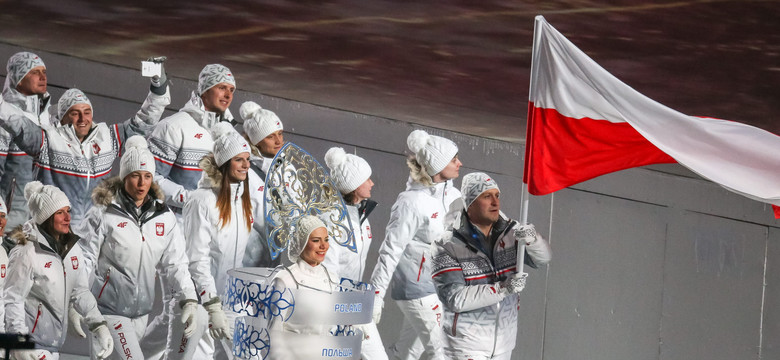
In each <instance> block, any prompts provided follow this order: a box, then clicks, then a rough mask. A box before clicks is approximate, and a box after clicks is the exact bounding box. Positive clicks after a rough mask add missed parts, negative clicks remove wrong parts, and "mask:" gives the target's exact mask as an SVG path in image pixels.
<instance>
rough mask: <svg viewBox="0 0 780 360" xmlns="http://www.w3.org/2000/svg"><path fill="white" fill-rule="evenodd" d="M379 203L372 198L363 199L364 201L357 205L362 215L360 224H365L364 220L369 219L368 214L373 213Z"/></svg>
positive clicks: (359, 214) (359, 213)
mask: <svg viewBox="0 0 780 360" xmlns="http://www.w3.org/2000/svg"><path fill="white" fill-rule="evenodd" d="M378 204H379V203H378V202H376V201H374V200H371V199H363V201H361V202H360V205H358V207H357V208H358V216H360V225H363V221H365V220H366V219H368V215H371V212H372V211H374V208H375V207H376V206H377V205H378ZM353 206H354V205H353Z"/></svg>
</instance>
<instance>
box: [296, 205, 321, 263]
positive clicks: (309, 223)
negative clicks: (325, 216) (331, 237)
mask: <svg viewBox="0 0 780 360" xmlns="http://www.w3.org/2000/svg"><path fill="white" fill-rule="evenodd" d="M321 227H325V223H324V222H322V220H320V218H318V217H316V216H314V215H304V216H301V217H300V218H299V219H298V222H297V223H296V225H295V232H294V233H293V236H292V239H290V243H289V244H288V246H287V258H289V259H290V261H291V262H293V263H296V262H298V259H300V258H301V253H303V249H304V248H306V243H308V242H309V235H311V233H312V232H313V231H314V230H317V229H319V228H321Z"/></svg>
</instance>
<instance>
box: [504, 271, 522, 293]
mask: <svg viewBox="0 0 780 360" xmlns="http://www.w3.org/2000/svg"><path fill="white" fill-rule="evenodd" d="M526 277H528V274H527V273H522V274H512V276H510V277H509V278H507V279H506V280H504V281H502V282H501V283H500V284H499V287H500V288H501V291H502V292H503V293H504V294H519V293H520V292H521V291H523V289H525V278H526Z"/></svg>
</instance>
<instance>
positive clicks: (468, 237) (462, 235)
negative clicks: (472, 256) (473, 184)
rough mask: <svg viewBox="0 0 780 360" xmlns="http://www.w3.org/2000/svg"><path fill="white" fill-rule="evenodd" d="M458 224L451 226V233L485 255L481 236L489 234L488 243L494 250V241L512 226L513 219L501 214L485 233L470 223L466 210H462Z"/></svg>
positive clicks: (470, 247) (473, 249)
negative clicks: (454, 226) (488, 231)
mask: <svg viewBox="0 0 780 360" xmlns="http://www.w3.org/2000/svg"><path fill="white" fill-rule="evenodd" d="M460 215H461V216H460V224H459V225H458V227H457V228H453V229H452V232H453V235H454V236H456V237H458V238H459V239H461V240H462V241H463V242H465V243H466V246H468V247H469V249H471V250H472V251H474V252H477V251H481V252H482V253H484V254H485V255H487V252H486V251H485V249H483V248H482V242H481V240H480V238H481V237H485V236H489V237H490V239H491V240H493V241H490V242H489V243H492V244H493V247H494V250H495V245H496V241H495V240H497V239H498V238H500V237H501V236H502V235H503V234H504V233H505V232H506V231H507V229H509V228H510V227H511V226H514V224H515V221H514V220H509V219H507V218H505V217H504V216H503V214H502V215H500V216H499V217H498V220H497V221H496V222H495V223H493V226H492V227H491V228H490V234H488V235H485V234H482V232H481V231H479V230H478V229H477V227H476V226H474V224H472V223H471V221H470V220H469V216H468V214H467V213H466V210H462V212H461V214H460Z"/></svg>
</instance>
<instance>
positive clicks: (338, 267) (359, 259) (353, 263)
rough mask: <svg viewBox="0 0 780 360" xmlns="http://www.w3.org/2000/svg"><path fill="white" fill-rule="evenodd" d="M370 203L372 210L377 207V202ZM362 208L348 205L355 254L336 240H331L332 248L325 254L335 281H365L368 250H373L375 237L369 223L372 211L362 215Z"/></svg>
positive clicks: (324, 263) (325, 263)
mask: <svg viewBox="0 0 780 360" xmlns="http://www.w3.org/2000/svg"><path fill="white" fill-rule="evenodd" d="M367 201H370V202H371V204H373V205H371V210H373V207H374V206H376V202H374V201H371V200H367ZM359 209H360V207H359V206H358V205H357V204H355V205H347V212H348V214H349V222H350V225H351V226H352V231H353V232H354V234H355V250H356V251H355V252H353V251H352V250H349V249H347V248H345V247H343V246H340V245H338V244H336V242H335V241H334V240H335V239H331V241H330V248H329V249H328V252H327V253H326V254H325V261H323V262H322V264H323V265H325V267H326V268H328V269H333V270H331V275H334V277H337V279H334V280H340V279H341V278H347V279H350V280H353V281H363V272H364V271H365V269H366V259H367V258H368V250H369V249H370V248H371V241H372V239H373V236H372V234H371V224H370V223H369V222H368V214H367V213H370V211H371V210H368V211H365V209H364V212H363V213H360V211H358V210H359Z"/></svg>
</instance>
